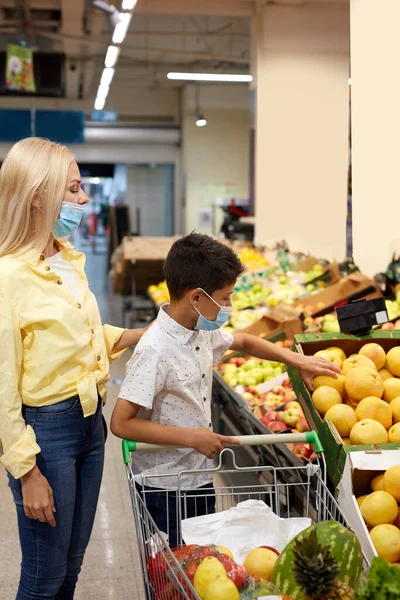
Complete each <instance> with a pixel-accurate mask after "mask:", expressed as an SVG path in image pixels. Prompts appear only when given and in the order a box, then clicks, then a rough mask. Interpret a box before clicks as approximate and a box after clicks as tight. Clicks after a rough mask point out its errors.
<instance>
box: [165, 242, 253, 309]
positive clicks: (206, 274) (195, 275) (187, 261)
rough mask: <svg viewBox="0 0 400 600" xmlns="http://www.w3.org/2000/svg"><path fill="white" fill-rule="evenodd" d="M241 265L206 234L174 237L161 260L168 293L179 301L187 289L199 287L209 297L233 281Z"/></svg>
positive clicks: (235, 256) (223, 246) (231, 253)
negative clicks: (163, 260)
mask: <svg viewBox="0 0 400 600" xmlns="http://www.w3.org/2000/svg"><path fill="white" fill-rule="evenodd" d="M243 271H244V267H243V265H242V263H241V262H240V260H239V258H238V256H237V255H236V254H235V252H234V251H233V250H231V249H230V248H229V247H228V246H225V245H224V244H221V243H220V242H217V240H214V239H213V238H212V237H210V236H208V235H201V234H200V233H191V234H189V235H187V236H186V237H183V238H181V239H179V240H177V241H176V242H175V243H174V245H173V246H172V248H171V250H170V251H169V253H168V256H167V258H166V261H165V263H164V277H165V279H166V282H167V286H168V290H169V293H170V296H171V298H172V299H173V300H180V299H181V298H182V296H183V295H184V294H185V293H186V292H188V291H189V290H194V289H196V288H202V289H203V290H204V291H205V292H207V294H209V295H210V296H211V295H212V294H213V293H214V292H215V291H216V290H219V289H221V288H223V287H225V286H226V285H229V284H232V283H235V281H236V279H237V278H238V277H239V275H240V274H241V273H243Z"/></svg>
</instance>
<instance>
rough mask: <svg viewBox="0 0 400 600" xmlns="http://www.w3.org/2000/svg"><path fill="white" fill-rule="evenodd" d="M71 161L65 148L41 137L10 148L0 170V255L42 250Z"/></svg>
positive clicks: (61, 196)
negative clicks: (26, 250)
mask: <svg viewBox="0 0 400 600" xmlns="http://www.w3.org/2000/svg"><path fill="white" fill-rule="evenodd" d="M74 160H75V158H74V156H73V154H72V152H71V151H70V150H69V149H68V148H67V147H66V146H61V145H60V144H56V143H54V142H50V141H49V140H43V139H41V138H34V137H31V138H26V139H24V140H21V141H20V142H18V143H17V144H15V145H14V146H13V147H12V148H11V150H10V151H9V153H8V154H7V156H6V158H5V160H4V162H3V165H2V167H1V169H0V256H4V255H6V254H11V253H18V252H20V251H23V250H25V249H33V250H36V251H37V252H38V254H40V253H41V252H42V251H43V249H44V247H45V246H46V244H47V242H48V241H49V237H50V234H51V230H52V228H53V225H54V223H55V221H56V219H57V218H58V216H59V213H60V208H61V203H62V200H63V197H64V194H65V188H66V185H67V176H68V169H69V165H70V164H71V162H73V161H74Z"/></svg>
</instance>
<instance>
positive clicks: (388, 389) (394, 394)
mask: <svg viewBox="0 0 400 600" xmlns="http://www.w3.org/2000/svg"><path fill="white" fill-rule="evenodd" d="M399 396H400V379H397V378H396V377H390V378H389V379H386V381H384V382H383V399H384V400H385V402H392V400H394V399H395V398H398V397H399Z"/></svg>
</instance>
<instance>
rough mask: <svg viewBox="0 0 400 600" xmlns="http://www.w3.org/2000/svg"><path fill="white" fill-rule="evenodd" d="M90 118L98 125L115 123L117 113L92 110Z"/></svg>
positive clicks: (114, 111)
mask: <svg viewBox="0 0 400 600" xmlns="http://www.w3.org/2000/svg"><path fill="white" fill-rule="evenodd" d="M90 118H91V120H92V121H97V122H100V123H116V122H117V121H118V113H117V111H116V110H92V112H91V115H90Z"/></svg>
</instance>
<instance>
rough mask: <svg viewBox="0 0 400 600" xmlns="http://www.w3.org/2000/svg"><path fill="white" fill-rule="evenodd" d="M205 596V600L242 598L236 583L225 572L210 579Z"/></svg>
mask: <svg viewBox="0 0 400 600" xmlns="http://www.w3.org/2000/svg"><path fill="white" fill-rule="evenodd" d="M200 566H201V565H200ZM199 569H200V567H199ZM197 570H198V569H197ZM203 598H204V600H240V594H239V592H238V589H237V587H236V585H235V584H234V583H233V581H231V580H230V579H229V578H228V577H227V576H226V573H225V574H224V575H218V576H217V577H216V578H215V579H213V580H212V581H210V583H209V584H208V585H207V586H206V590H205V594H204V597H203Z"/></svg>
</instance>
